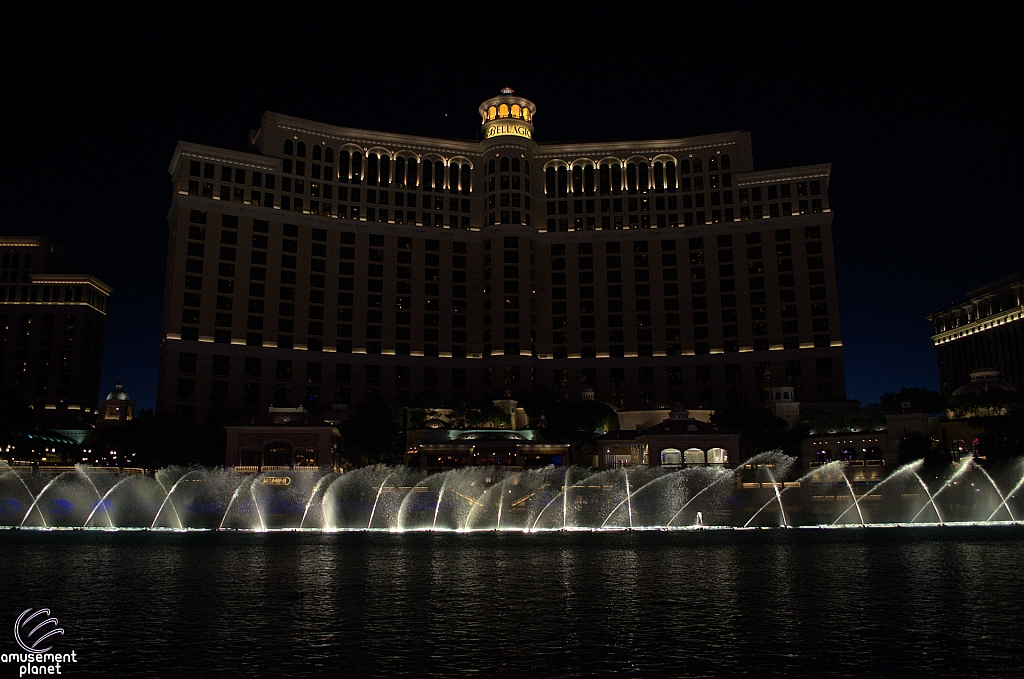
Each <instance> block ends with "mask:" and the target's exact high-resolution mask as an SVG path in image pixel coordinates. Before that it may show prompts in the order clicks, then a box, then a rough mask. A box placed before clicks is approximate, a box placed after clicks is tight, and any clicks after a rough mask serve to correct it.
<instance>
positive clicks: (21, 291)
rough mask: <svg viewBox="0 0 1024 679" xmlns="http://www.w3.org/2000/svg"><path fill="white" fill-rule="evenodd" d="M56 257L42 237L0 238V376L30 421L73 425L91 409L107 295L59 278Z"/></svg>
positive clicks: (98, 284)
mask: <svg viewBox="0 0 1024 679" xmlns="http://www.w3.org/2000/svg"><path fill="white" fill-rule="evenodd" d="M63 255H64V252H63V250H62V249H61V247H60V246H59V245H58V244H57V243H55V242H54V241H52V240H50V239H49V238H46V237H33V236H4V237H0V371H2V373H3V389H4V391H5V392H6V395H7V396H9V397H11V398H12V399H14V400H22V401H24V402H26V403H28V404H30V405H31V406H32V407H33V408H34V409H36V411H37V413H38V415H37V417H38V416H40V415H41V416H44V417H45V416H47V415H52V416H53V417H55V418H69V417H70V418H72V419H75V418H78V417H80V416H83V414H89V415H91V414H93V413H95V411H96V403H97V401H98V399H99V395H100V394H99V391H100V367H101V363H102V361H103V332H104V328H105V327H106V322H107V299H108V297H109V296H110V292H111V289H110V287H109V286H108V285H106V284H105V283H103V282H102V281H100V280H99V279H97V278H95V277H94V276H90V275H87V274H69V273H60V264H61V260H62V259H63Z"/></svg>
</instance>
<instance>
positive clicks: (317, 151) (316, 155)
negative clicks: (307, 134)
mask: <svg viewBox="0 0 1024 679" xmlns="http://www.w3.org/2000/svg"><path fill="white" fill-rule="evenodd" d="M322 152H323V147H321V146H320V144H317V145H315V146H314V147H313V160H320V155H321V153H322Z"/></svg>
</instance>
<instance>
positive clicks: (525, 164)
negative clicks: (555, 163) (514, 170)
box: [523, 109, 530, 174]
mask: <svg viewBox="0 0 1024 679" xmlns="http://www.w3.org/2000/svg"><path fill="white" fill-rule="evenodd" d="M523 110H524V111H525V110H526V109H523ZM523 172H525V173H526V174H530V161H528V160H524V161H523Z"/></svg>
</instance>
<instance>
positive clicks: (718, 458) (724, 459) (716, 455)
mask: <svg viewBox="0 0 1024 679" xmlns="http://www.w3.org/2000/svg"><path fill="white" fill-rule="evenodd" d="M728 462H729V452H728V451H727V450H726V449H725V448H709V449H708V464H728Z"/></svg>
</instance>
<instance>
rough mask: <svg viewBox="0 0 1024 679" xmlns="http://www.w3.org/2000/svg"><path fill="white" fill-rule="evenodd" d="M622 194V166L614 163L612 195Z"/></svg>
mask: <svg viewBox="0 0 1024 679" xmlns="http://www.w3.org/2000/svg"><path fill="white" fill-rule="evenodd" d="M620 193H622V166H621V165H619V164H618V163H616V164H615V165H612V194H614V195H616V196H617V195H619V194H620Z"/></svg>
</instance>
